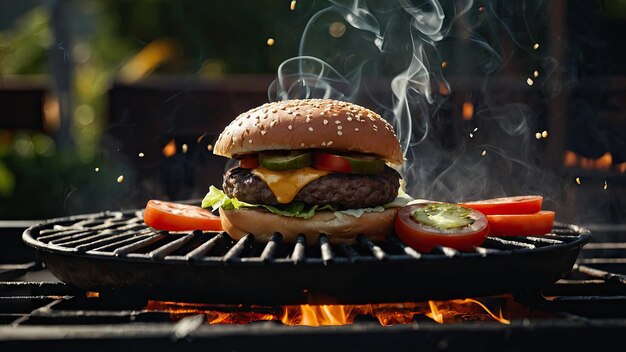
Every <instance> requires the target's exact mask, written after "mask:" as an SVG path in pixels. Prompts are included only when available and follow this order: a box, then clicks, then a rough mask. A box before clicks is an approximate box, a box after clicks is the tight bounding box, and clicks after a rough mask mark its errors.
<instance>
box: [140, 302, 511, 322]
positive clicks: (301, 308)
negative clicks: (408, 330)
mask: <svg viewBox="0 0 626 352" xmlns="http://www.w3.org/2000/svg"><path fill="white" fill-rule="evenodd" d="M146 309H147V310H149V311H165V312H169V313H170V317H171V318H172V319H173V320H179V319H182V318H184V317H186V316H190V315H197V314H203V315H204V316H205V318H206V321H207V323H209V324H246V323H250V322H254V321H268V320H269V321H280V322H282V323H283V324H285V325H289V326H337V325H347V324H353V323H354V321H355V319H357V318H358V317H359V316H370V317H372V318H375V319H377V320H378V322H379V323H380V324H381V325H383V326H390V325H398V324H409V323H411V322H413V319H414V317H415V316H419V315H423V316H427V317H429V318H431V319H432V320H434V321H435V322H437V323H439V324H448V323H460V322H464V321H491V320H495V321H498V322H500V323H502V324H509V323H510V321H509V320H508V319H506V318H504V317H503V314H502V307H500V308H499V313H498V315H496V314H494V313H492V312H491V310H490V309H489V308H488V307H487V306H486V305H485V304H484V303H482V302H480V301H478V300H476V299H457V300H450V301H428V302H421V303H391V304H364V305H295V306H284V307H278V308H268V307H241V306H227V305H203V304H193V303H177V302H159V301H150V302H149V303H148V306H147V307H146Z"/></svg>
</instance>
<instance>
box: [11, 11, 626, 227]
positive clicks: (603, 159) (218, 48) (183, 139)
mask: <svg viewBox="0 0 626 352" xmlns="http://www.w3.org/2000/svg"><path fill="white" fill-rule="evenodd" d="M339 3H348V2H339ZM389 3H391V2H376V1H373V2H369V3H367V4H368V6H369V9H370V10H372V12H375V11H378V13H382V14H383V15H384V14H385V13H386V12H385V10H386V9H388V8H389V6H390V5H388V4H389ZM415 3H416V4H421V2H415ZM383 4H384V5H383ZM442 4H443V5H444V8H445V9H450V8H452V7H454V6H453V5H454V4H455V2H453V1H442ZM290 5H291V1H254V2H241V3H232V2H224V1H202V2H199V1H198V2H195V1H194V2H191V1H165V0H161V1H142V0H137V1H115V2H109V1H98V0H94V1H45V2H44V1H17V0H16V1H3V2H0V106H1V107H2V110H1V111H0V219H44V218H51V217H57V216H63V215H69V214H78V213H86V212H93V211H100V210H106V209H119V208H126V209H127V208H134V207H142V206H143V204H145V201H146V200H148V199H150V198H161V199H171V200H182V199H190V198H201V197H202V196H203V194H204V193H205V192H206V190H207V188H208V186H209V185H211V184H216V185H219V184H220V183H221V179H220V178H221V174H222V172H223V170H224V168H225V167H226V160H224V159H222V158H218V157H215V156H213V155H212V153H211V152H210V146H211V145H212V143H213V142H214V141H215V139H216V138H217V135H218V134H219V132H220V131H221V129H222V128H223V127H224V126H225V125H226V124H227V123H228V122H229V121H230V120H231V119H232V118H234V117H235V116H236V115H238V114H239V113H241V112H243V111H245V110H247V109H249V108H252V107H254V106H257V105H259V104H261V103H264V102H267V101H268V93H267V90H268V86H269V85H270V83H271V82H272V80H273V79H274V77H275V75H276V71H277V69H278V67H279V65H280V64H281V63H282V62H283V61H284V60H286V59H288V58H290V57H294V56H296V55H298V44H299V41H300V38H301V35H302V33H303V31H304V29H305V26H306V24H307V22H308V21H309V19H310V18H311V17H312V16H314V15H315V14H316V13H317V12H318V11H319V10H321V9H324V8H326V7H328V6H330V5H332V3H330V2H327V1H297V2H296V6H295V9H294V10H293V11H292V10H291V9H290ZM390 18H391V19H389V22H388V24H389V26H387V27H383V28H382V29H383V30H384V31H390V30H391V29H390V28H392V27H393V26H396V25H398V24H402V23H403V22H402V21H403V20H406V18H405V17H402V16H399V17H390ZM333 21H335V20H333ZM336 22H339V23H343V24H344V25H345V26H346V32H345V36H343V37H342V38H343V39H341V38H337V37H334V36H332V35H329V33H330V32H329V28H327V27H324V25H325V22H321V24H320V25H319V26H318V27H320V28H314V29H313V30H317V32H315V33H317V34H316V40H315V41H314V42H313V43H311V44H310V45H311V46H312V48H311V50H312V51H315V52H320V53H324V55H328V61H329V62H330V63H332V64H334V65H338V67H339V66H340V63H342V62H344V63H345V62H348V61H349V60H348V59H350V56H349V55H344V53H343V52H341V54H339V51H337V52H336V54H335V55H333V53H335V52H334V51H333V50H335V48H337V47H339V46H342V47H344V46H343V45H344V44H343V42H340V40H345V39H347V38H355V37H356V36H363V35H364V34H363V33H362V32H361V31H358V30H356V29H354V28H352V27H351V26H350V25H349V24H346V23H345V21H342V20H341V18H339V19H338V20H336ZM457 27H458V28H459V29H455V30H454V31H452V32H451V33H450V36H449V37H447V38H446V39H444V40H443V41H442V42H441V43H440V44H438V46H437V50H436V55H434V56H433V57H431V61H430V67H429V68H430V69H432V72H438V73H441V74H442V75H443V76H444V77H446V79H447V80H448V82H449V83H450V88H449V89H447V88H446V89H443V88H441V87H440V86H435V87H434V88H433V89H434V92H435V93H434V101H433V103H432V104H430V105H428V107H427V109H426V110H427V112H426V113H422V116H424V114H425V115H426V116H425V118H426V119H427V120H428V123H429V125H430V126H431V128H430V131H429V134H428V137H427V138H426V140H425V142H423V143H421V144H418V145H416V146H415V147H414V148H413V149H412V150H413V151H414V152H415V157H414V158H413V159H411V160H412V163H411V167H410V168H408V169H407V170H406V171H407V174H408V175H412V174H415V175H417V174H419V176H415V177H411V176H409V177H407V180H410V181H411V182H412V184H411V185H408V186H409V187H408V188H409V190H410V191H411V193H412V195H413V196H416V197H428V198H436V199H442V200H450V201H458V200H462V199H479V198H484V197H491V196H502V195H512V194H523V193H541V194H544V195H545V196H546V208H550V209H555V210H557V218H558V219H559V220H561V221H567V222H612V223H623V222H624V221H625V219H626V210H625V209H626V204H624V203H625V202H626V201H625V200H624V198H626V197H625V196H626V192H625V188H626V173H625V171H626V146H625V144H624V143H625V142H624V141H625V137H626V112H625V111H626V110H625V109H624V104H625V102H626V97H625V94H626V64H625V63H626V48H624V45H623V42H624V41H623V33H626V4H624V2H623V1H619V0H605V1H600V0H590V1H583V0H581V1H516V2H509V1H477V2H474V3H473V4H472V6H471V9H470V11H469V12H468V14H467V15H466V16H465V17H464V18H462V19H461V20H459V21H458V26H457ZM457 27H455V28H457ZM313 30H312V31H313ZM470 34H471V35H470ZM473 35H474V36H473ZM478 37H479V38H481V40H482V41H483V42H480V41H474V40H472V39H474V38H478ZM269 38H272V39H274V44H273V45H268V39H269ZM535 43H539V47H538V48H537V49H534V47H533V45H534V44H535ZM484 44H486V45H487V46H488V47H489V48H491V51H487V50H484ZM397 45H404V44H402V43H398V44H397ZM344 48H345V47H344ZM352 49H353V48H350V47H348V50H352ZM354 51H355V52H356V51H357V48H354ZM387 60H389V61H390V66H392V67H393V66H394V65H398V66H399V65H401V64H402V62H401V61H399V62H398V63H396V62H395V61H394V58H393V57H391V58H388V59H387ZM443 61H445V62H446V64H447V65H446V67H445V68H443V69H442V62H443ZM346 65H347V64H346ZM534 70H538V72H539V76H538V77H534V76H533V71H534ZM381 76H384V74H381ZM527 78H531V79H532V80H533V82H534V83H533V85H528V84H527ZM368 79H370V81H368V82H372V83H368V84H369V85H370V87H371V90H372V91H374V93H373V96H374V97H375V96H376V92H379V93H381V94H383V93H385V91H386V89H387V88H386V86H384V85H380V84H378V83H376V82H377V79H378V77H368ZM371 101H372V97H370V99H369V101H368V99H362V100H360V101H359V102H363V104H366V105H367V104H369V103H370V102H371ZM468 104H470V105H471V107H472V113H471V114H470V116H469V117H467V116H466V117H464V115H465V114H467V110H466V109H467V108H468ZM513 104H517V105H513ZM520 104H521V105H520ZM518 106H523V108H522V110H521V111H522V112H523V121H524V122H525V123H526V122H527V123H528V126H527V127H528V128H527V130H525V131H524V132H523V133H522V134H521V135H520V136H519V137H520V138H519V139H515V138H509V137H508V136H507V135H505V134H503V133H502V131H503V130H506V127H507V123H509V122H510V121H514V120H515V119H516V118H517V117H518V116H517V115H516V113H515V111H513V112H512V110H515V109H511V107H518ZM499 107H503V109H504V110H505V112H504V113H502V114H500V115H498V113H497V112H498V111H499V110H497V109H498V108H499ZM494 119H495V120H494ZM493 121H497V123H494V122H493ZM475 128H478V132H476V133H475V136H474V137H472V138H471V139H468V135H469V133H472V131H474V129H475ZM542 131H547V132H548V134H547V135H548V136H547V138H543V137H540V138H536V133H539V134H541V132H542ZM415 137H416V138H417V137H418V136H415ZM520 141H523V143H524V145H525V147H524V148H522V149H519V144H520ZM526 145H527V147H526ZM518 149H519V150H521V152H520V151H519V150H518ZM172 150H173V152H172ZM482 150H485V151H487V152H488V153H489V156H492V155H493V156H496V155H501V154H498V152H499V151H503V154H502V155H506V156H507V157H506V158H500V159H498V158H492V159H490V160H491V161H489V162H487V161H485V160H487V159H486V158H483V159H480V157H479V156H478V155H479V154H480V152H481V151H482ZM518 152H519V153H521V154H520V155H518V154H517V153H518ZM140 153H142V154H141V156H140ZM472 153H474V154H476V158H475V159H471V158H468V157H467V156H468V155H469V156H471V155H473V154H472ZM429 156H431V158H429ZM432 156H436V158H437V161H436V162H437V163H436V164H435V162H434V161H433V160H432ZM461 156H462V159H460V158H461ZM514 157H515V158H518V157H519V158H520V160H522V161H523V165H524V167H523V168H519V167H517V166H515V167H514V166H511V165H514V164H515V163H513V162H512V160H513V159H514ZM456 160H462V161H463V162H462V163H456V164H455V161H456ZM472 163H476V164H479V165H480V168H479V169H480V172H479V173H474V171H475V170H474V168H472ZM430 165H432V167H429V166H430ZM450 165H454V167H455V168H456V167H457V166H459V165H462V168H456V169H454V168H453V170H454V171H455V173H449V172H448V171H447V170H450V169H451V168H450ZM422 166H424V167H422ZM416 168H417V169H419V171H420V172H421V173H420V172H418V171H416ZM96 170H97V171H96ZM424 170H426V171H427V172H422V171H424ZM485 170H486V171H485ZM528 170H531V171H528ZM485 172H489V173H492V174H499V175H501V176H500V177H493V175H485ZM122 175H123V176H124V177H123V180H121V179H120V176H122ZM481 179H483V180H485V181H484V182H483V183H484V184H482V185H481V187H478V186H476V184H477V183H481ZM493 180H496V183H497V184H495V183H494V181H493ZM118 181H121V182H118Z"/></svg>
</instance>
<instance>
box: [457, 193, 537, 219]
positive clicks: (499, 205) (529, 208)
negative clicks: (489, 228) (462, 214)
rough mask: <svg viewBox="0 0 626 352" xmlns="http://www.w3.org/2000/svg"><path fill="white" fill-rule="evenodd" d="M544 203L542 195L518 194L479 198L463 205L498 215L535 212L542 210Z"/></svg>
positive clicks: (486, 213) (487, 213) (484, 212)
mask: <svg viewBox="0 0 626 352" xmlns="http://www.w3.org/2000/svg"><path fill="white" fill-rule="evenodd" d="M542 203H543V197H542V196H517V197H504V198H493V199H486V200H479V201H475V202H467V203H462V205H463V206H466V207H468V208H472V209H476V210H478V211H479V212H481V213H483V214H485V215H496V214H533V213H536V212H538V211H540V210H541V204H542Z"/></svg>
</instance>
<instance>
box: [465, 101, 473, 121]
mask: <svg viewBox="0 0 626 352" xmlns="http://www.w3.org/2000/svg"><path fill="white" fill-rule="evenodd" d="M473 117H474V104H472V103H470V102H469V101H466V102H465V103H463V120H471V119H472V118H473Z"/></svg>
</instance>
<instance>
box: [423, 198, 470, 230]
mask: <svg viewBox="0 0 626 352" xmlns="http://www.w3.org/2000/svg"><path fill="white" fill-rule="evenodd" d="M411 218H412V219H413V220H415V221H416V222H418V223H420V224H422V225H427V226H432V227H435V228H438V229H441V230H448V229H456V228H460V227H465V226H468V225H471V224H473V223H474V221H476V219H475V218H473V217H472V210H471V209H469V208H465V207H462V206H460V205H456V204H450V203H435V204H430V205H428V206H425V207H422V208H418V209H417V210H415V211H414V212H412V213H411Z"/></svg>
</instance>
